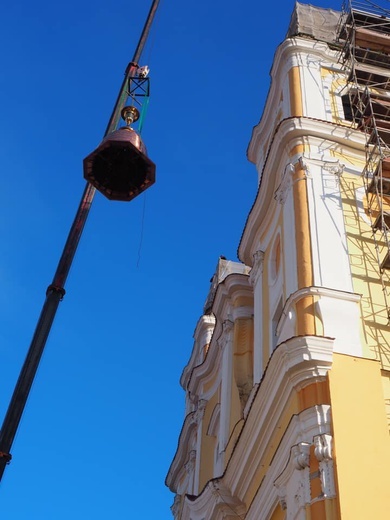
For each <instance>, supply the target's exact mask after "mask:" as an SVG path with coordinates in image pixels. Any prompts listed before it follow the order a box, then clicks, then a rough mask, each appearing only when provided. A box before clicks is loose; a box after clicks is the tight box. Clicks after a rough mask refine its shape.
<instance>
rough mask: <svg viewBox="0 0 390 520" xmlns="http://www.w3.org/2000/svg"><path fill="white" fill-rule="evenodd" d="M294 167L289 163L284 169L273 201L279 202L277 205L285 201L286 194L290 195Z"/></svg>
mask: <svg viewBox="0 0 390 520" xmlns="http://www.w3.org/2000/svg"><path fill="white" fill-rule="evenodd" d="M294 171H295V168H294V165H293V164H291V163H289V164H287V166H286V168H285V169H284V173H283V178H282V182H281V183H280V184H279V186H278V187H277V188H276V191H275V195H274V199H275V200H276V201H277V202H279V204H282V205H283V204H284V203H285V202H286V200H287V197H288V194H289V193H290V190H291V186H292V185H293V180H292V177H293V175H294Z"/></svg>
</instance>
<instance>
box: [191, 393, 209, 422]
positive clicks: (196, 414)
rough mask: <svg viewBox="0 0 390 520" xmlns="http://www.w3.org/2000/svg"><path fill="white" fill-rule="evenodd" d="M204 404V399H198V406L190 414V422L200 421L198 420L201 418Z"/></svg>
mask: <svg viewBox="0 0 390 520" xmlns="http://www.w3.org/2000/svg"><path fill="white" fill-rule="evenodd" d="M206 405H207V401H206V399H199V401H198V407H197V409H196V410H195V412H194V413H193V415H192V422H194V423H196V424H199V423H200V421H201V420H202V419H203V416H204V412H205V409H206Z"/></svg>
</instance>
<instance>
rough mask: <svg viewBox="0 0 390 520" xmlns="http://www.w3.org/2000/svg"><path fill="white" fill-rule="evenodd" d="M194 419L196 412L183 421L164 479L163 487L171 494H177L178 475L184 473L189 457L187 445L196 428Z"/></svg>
mask: <svg viewBox="0 0 390 520" xmlns="http://www.w3.org/2000/svg"><path fill="white" fill-rule="evenodd" d="M195 418H196V412H191V413H189V414H188V415H187V417H186V418H185V419H184V423H183V427H182V429H181V432H180V436H179V440H178V443H177V449H176V453H175V456H174V457H173V461H172V462H171V465H170V468H169V470H168V474H167V476H166V478H165V485H166V486H167V487H169V489H170V490H171V491H172V492H173V493H177V492H178V482H179V479H180V475H181V473H182V472H183V471H185V464H186V463H187V462H188V460H189V457H190V452H191V450H190V449H189V444H190V440H191V437H192V435H193V433H194V432H195V430H196V426H197V425H196V420H195Z"/></svg>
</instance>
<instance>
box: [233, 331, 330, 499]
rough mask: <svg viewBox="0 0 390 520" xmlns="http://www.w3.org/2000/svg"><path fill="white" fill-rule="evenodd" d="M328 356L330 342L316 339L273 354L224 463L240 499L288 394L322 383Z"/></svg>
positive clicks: (303, 340) (306, 339) (288, 345)
mask: <svg viewBox="0 0 390 520" xmlns="http://www.w3.org/2000/svg"><path fill="white" fill-rule="evenodd" d="M332 357H333V340H332V339H329V338H324V337H318V336H301V337H294V338H291V339H290V340H288V341H286V342H285V343H282V344H281V345H279V346H278V347H277V348H276V350H275V351H274V352H273V354H272V356H271V359H270V361H269V364H268V367H267V369H266V371H265V374H264V376H263V379H262V381H261V383H260V386H259V390H258V393H257V395H256V396H255V398H254V401H253V404H252V407H251V410H250V412H249V414H248V417H247V420H246V422H245V425H244V428H243V431H242V433H241V436H240V438H239V441H238V443H237V446H236V449H235V451H234V452H233V454H232V457H231V459H230V461H229V462H228V466H227V470H226V483H227V485H228V486H230V487H231V489H232V491H233V493H234V494H237V495H238V496H243V493H245V490H246V489H247V487H248V486H249V484H250V481H251V479H253V478H254V475H255V473H256V471H257V468H258V465H259V464H260V460H261V457H262V455H263V454H264V451H265V449H266V447H267V446H269V444H270V441H271V439H272V437H273V435H274V434H275V429H276V427H277V424H278V421H279V420H280V416H281V414H282V413H283V410H284V408H285V406H286V404H287V402H288V400H289V398H290V396H291V394H292V392H293V391H294V390H299V389H301V388H303V387H304V386H306V385H308V384H310V383H313V382H316V381H320V380H323V379H324V378H325V376H326V374H327V372H328V370H329V369H330V368H331V365H332Z"/></svg>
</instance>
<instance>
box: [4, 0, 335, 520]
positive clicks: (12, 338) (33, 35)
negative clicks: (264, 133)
mask: <svg viewBox="0 0 390 520" xmlns="http://www.w3.org/2000/svg"><path fill="white" fill-rule="evenodd" d="M311 3H312V4H314V5H321V6H323V7H331V8H334V9H339V8H340V7H341V2H336V1H330V0H324V1H323V2H321V1H320V2H318V1H313V2H311ZM149 6H150V3H149V2H148V1H147V2H138V3H136V2H131V3H130V2H125V1H123V0H117V1H116V2H110V3H108V2H103V1H101V0H95V2H91V1H90V0H79V1H78V2H75V1H74V0H69V1H68V2H66V3H56V2H48V1H44V0H37V1H36V2H33V3H30V2H26V1H25V0H21V1H19V2H13V3H7V5H3V6H2V10H1V11H2V13H1V14H2V16H1V21H0V24H1V26H0V44H1V47H2V49H3V52H2V55H1V58H0V59H1V71H2V73H1V75H0V104H1V116H2V117H1V122H0V139H1V145H2V146H1V149H0V164H1V171H0V175H1V190H0V231H1V236H2V240H1V249H2V251H1V262H0V283H1V288H2V289H1V292H0V310H1V322H2V323H1V327H0V335H1V337H0V356H1V379H0V413H1V420H2V417H3V416H4V413H5V410H6V408H7V405H8V402H9V399H10V396H11V394H12V390H13V387H14V384H15V382H16V379H17V376H18V373H19V370H20V367H21V365H22V362H23V360H24V356H25V354H26V352H27V349H28V346H29V343H30V339H31V335H32V333H33V330H34V328H35V324H36V321H37V318H38V315H39V313H40V310H41V306H42V303H43V300H44V294H45V290H46V287H47V286H48V284H49V283H50V282H51V279H52V277H53V274H54V271H55V268H56V265H57V262H58V259H59V256H60V254H61V251H62V248H63V245H64V243H65V239H66V236H67V233H68V230H69V228H70V225H71V222H72V219H73V216H74V214H75V211H76V208H77V206H78V202H79V200H80V197H81V194H82V191H83V188H84V180H83V177H82V159H83V158H84V157H85V156H86V155H88V154H89V153H90V152H91V151H92V150H93V149H94V148H96V146H97V145H98V144H99V142H100V140H101V138H102V135H103V133H104V130H105V127H106V124H107V121H108V118H109V116H110V113H111V110H112V107H113V104H114V102H115V99H116V96H117V93H118V89H119V86H120V84H121V82H122V78H123V72H124V70H125V68H126V65H127V63H128V62H129V61H130V60H131V58H132V55H133V52H134V49H135V46H136V44H137V41H138V38H139V35H140V31H141V29H142V26H143V23H144V20H145V17H146V14H147V12H148V10H149ZM293 6H294V1H293V0H279V2H277V3H272V2H261V1H259V0H246V1H244V2H240V3H238V2H233V1H231V0H228V1H226V0H225V1H223V0H214V1H213V2H206V1H205V0H198V1H197V2H183V1H179V0H171V1H169V0H161V3H160V7H159V11H158V15H157V18H156V20H155V24H154V26H153V29H152V32H151V35H150V39H149V42H148V45H147V47H146V49H145V53H144V56H143V59H141V63H140V64H141V65H143V64H148V65H149V67H150V69H151V73H150V77H151V101H150V105H149V110H148V114H147V119H146V122H145V126H144V132H143V138H144V140H145V143H146V145H147V148H148V151H149V155H150V157H151V159H152V160H153V161H154V162H155V163H156V165H157V182H156V184H155V185H154V186H153V187H152V188H151V189H150V190H148V191H147V192H146V193H145V194H144V195H141V196H139V197H138V198H137V199H135V200H134V201H132V202H131V203H121V202H111V201H108V200H107V199H105V198H104V197H103V196H101V195H100V194H97V196H96V198H95V202H94V205H93V208H92V211H91V214H90V217H89V220H88V222H87V225H86V228H85V231H84V235H83V237H82V240H81V243H80V246H79V250H78V252H77V255H76V259H75V262H74V264H73V267H72V270H71V273H70V276H69V278H68V282H67V285H66V290H67V294H66V296H65V299H64V301H63V302H62V303H61V304H60V307H59V311H58V314H57V317H56V320H55V323H54V326H53V329H52V332H51V335H50V338H49V341H48V343H47V346H46V350H45V353H44V356H43V359H42V363H41V366H40V369H39V371H38V375H37V378H36V381H35V384H34V386H33V390H32V392H31V395H30V399H29V402H28V404H27V407H26V410H25V413H24V416H23V418H22V422H21V425H20V428H19V431H18V435H17V437H16V441H15V443H14V446H13V450H12V453H13V461H12V463H11V465H10V466H8V467H7V469H6V472H5V475H4V478H3V482H2V484H1V488H2V489H1V518H2V519H3V518H4V520H41V519H44V520H52V519H53V520H62V519H64V520H65V519H67V520H68V519H69V518H72V519H74V520H79V519H80V520H81V519H83V520H89V519H93V520H103V519H104V520H106V519H115V520H122V519H127V518H143V519H145V518H150V519H153V520H155V519H159V520H166V519H171V518H172V516H171V512H170V510H169V507H170V505H171V503H172V501H173V495H172V494H171V493H170V492H169V491H168V490H167V489H166V488H165V486H164V479H165V476H166V473H167V471H168V468H169V465H170V462H171V460H172V458H173V455H174V453H175V450H176V445H177V439H178V435H179V432H180V428H181V425H182V421H183V413H184V392H183V390H182V389H181V388H180V385H179V378H180V375H181V372H182V369H183V368H184V366H185V364H186V363H187V361H188V359H189V357H190V353H191V348H192V341H193V340H192V334H193V331H194V328H195V325H196V322H197V319H198V318H199V316H200V315H201V312H202V307H203V303H204V300H205V298H206V296H207V292H208V289H209V280H210V278H211V276H212V275H213V272H214V269H215V266H216V263H217V259H218V257H219V255H221V254H223V255H225V256H226V257H228V258H229V259H232V260H236V258H237V257H236V251H237V246H238V243H239V239H240V236H241V232H242V229H243V226H244V223H245V219H246V216H247V214H248V212H249V209H250V207H251V205H252V202H253V200H254V197H255V193H256V171H255V168H254V166H253V165H251V164H249V163H248V161H247V159H246V155H245V153H246V147H247V145H248V142H249V139H250V135H251V130H252V127H253V126H254V125H255V124H257V122H258V120H259V118H260V115H261V112H262V108H263V105H264V101H265V98H266V95H267V92H268V88H269V81H270V80H269V70H270V67H271V64H272V59H273V55H274V52H275V49H276V46H277V45H278V44H279V43H280V42H281V41H282V40H283V38H284V36H285V34H286V30H287V27H288V23H289V19H290V15H291V12H292V9H293Z"/></svg>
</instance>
